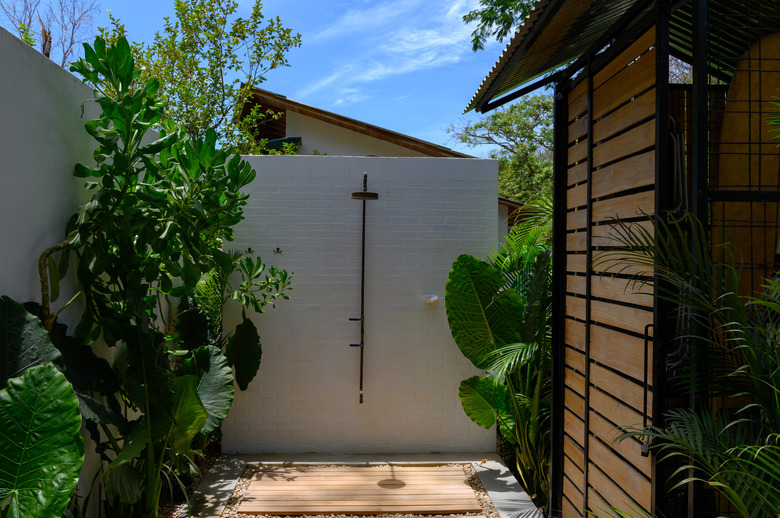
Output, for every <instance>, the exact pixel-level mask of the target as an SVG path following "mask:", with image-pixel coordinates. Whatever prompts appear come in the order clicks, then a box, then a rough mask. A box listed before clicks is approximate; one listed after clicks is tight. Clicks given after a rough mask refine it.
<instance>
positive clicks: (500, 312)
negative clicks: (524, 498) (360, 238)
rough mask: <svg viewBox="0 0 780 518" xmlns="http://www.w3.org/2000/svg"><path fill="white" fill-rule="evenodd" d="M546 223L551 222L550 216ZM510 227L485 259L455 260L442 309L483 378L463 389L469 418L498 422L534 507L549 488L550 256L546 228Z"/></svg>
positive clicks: (530, 223) (534, 223)
mask: <svg viewBox="0 0 780 518" xmlns="http://www.w3.org/2000/svg"><path fill="white" fill-rule="evenodd" d="M548 221H549V219H548ZM538 223H539V220H538V219H530V220H526V221H524V222H523V223H521V224H519V225H517V226H515V227H514V228H513V229H512V231H511V233H510V235H509V236H508V237H507V240H506V243H505V244H504V246H503V249H502V250H501V251H500V252H497V253H495V254H493V255H492V256H491V257H490V258H488V260H487V261H483V260H480V259H478V258H475V257H473V256H470V255H461V256H459V257H458V258H457V259H456V260H455V262H454V264H453V267H452V270H451V271H450V276H449V279H448V281H447V288H446V294H445V295H446V304H445V306H446V311H447V319H448V321H449V324H450V330H451V331H452V336H453V338H454V339H455V342H456V344H457V345H458V347H459V348H460V350H461V352H463V354H464V356H466V357H467V358H468V359H469V360H470V361H471V362H472V363H473V364H474V365H475V366H476V367H478V368H480V369H483V370H484V376H474V377H471V378H469V379H467V380H464V381H463V382H462V383H461V384H460V390H459V394H460V398H461V402H462V404H463V409H464V411H465V412H466V414H467V415H468V416H469V418H471V419H472V420H473V421H474V422H475V423H476V424H478V425H480V426H483V427H485V428H490V427H491V426H493V424H494V423H498V429H499V431H500V433H501V434H502V436H503V437H504V438H505V439H506V440H507V441H508V442H509V443H510V444H512V445H513V446H514V448H515V458H516V467H517V471H518V473H519V474H520V478H521V482H522V483H523V486H524V487H525V489H526V491H527V492H528V494H529V496H530V497H531V499H532V500H533V501H534V503H535V504H536V505H537V507H540V508H545V507H546V505H547V494H548V487H549V452H550V401H551V397H550V396H551V386H550V378H551V377H550V375H551V340H550V322H551V258H552V252H551V249H550V247H549V246H548V245H547V239H548V238H549V224H543V225H539V224H538Z"/></svg>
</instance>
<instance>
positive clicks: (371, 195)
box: [352, 191, 379, 201]
mask: <svg viewBox="0 0 780 518" xmlns="http://www.w3.org/2000/svg"><path fill="white" fill-rule="evenodd" d="M352 199H353V200H363V201H365V200H378V199H379V195H378V194H377V193H375V192H368V191H358V192H353V193H352Z"/></svg>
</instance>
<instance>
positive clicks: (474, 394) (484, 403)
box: [458, 376, 507, 428]
mask: <svg viewBox="0 0 780 518" xmlns="http://www.w3.org/2000/svg"><path fill="white" fill-rule="evenodd" d="M458 395H459V396H460V403H461V404H462V405H463V410H464V411H465V412H466V415H467V416H469V419H471V420H472V421H474V422H475V423H476V424H478V425H479V426H481V427H483V428H490V427H491V426H493V425H494V424H495V422H496V414H498V413H500V412H501V413H503V412H505V411H506V401H507V388H506V386H505V385H503V384H502V383H501V382H499V381H496V380H494V379H493V378H485V377H482V376H472V377H471V378H468V379H465V380H463V381H462V382H461V383H460V388H459V389H458Z"/></svg>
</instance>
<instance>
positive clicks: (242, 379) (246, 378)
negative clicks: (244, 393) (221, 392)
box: [225, 318, 263, 390]
mask: <svg viewBox="0 0 780 518" xmlns="http://www.w3.org/2000/svg"><path fill="white" fill-rule="evenodd" d="M225 356H227V359H228V361H229V362H230V364H231V365H232V366H233V367H234V368H235V369H236V383H237V384H238V388H240V389H241V390H246V388H247V387H248V386H249V382H250V381H252V379H253V378H254V377H255V375H256V374H257V371H258V369H260V362H261V360H262V358H263V348H262V344H261V343H260V335H259V334H258V333H257V328H256V327H255V325H254V324H253V323H252V321H251V320H249V319H248V318H245V319H244V321H243V322H241V323H240V324H239V325H238V327H236V332H235V333H233V335H231V336H230V338H229V339H228V344H227V348H226V351H225Z"/></svg>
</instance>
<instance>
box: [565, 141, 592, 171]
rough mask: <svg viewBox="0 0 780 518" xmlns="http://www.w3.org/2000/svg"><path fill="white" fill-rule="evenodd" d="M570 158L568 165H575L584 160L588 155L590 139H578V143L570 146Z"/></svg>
mask: <svg viewBox="0 0 780 518" xmlns="http://www.w3.org/2000/svg"><path fill="white" fill-rule="evenodd" d="M567 157H568V160H567V161H566V164H567V165H573V164H576V163H578V162H583V161H584V160H585V159H586V158H587V157H588V140H587V139H583V140H579V141H577V143H576V144H574V145H573V146H570V147H569V151H568V153H567Z"/></svg>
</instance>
